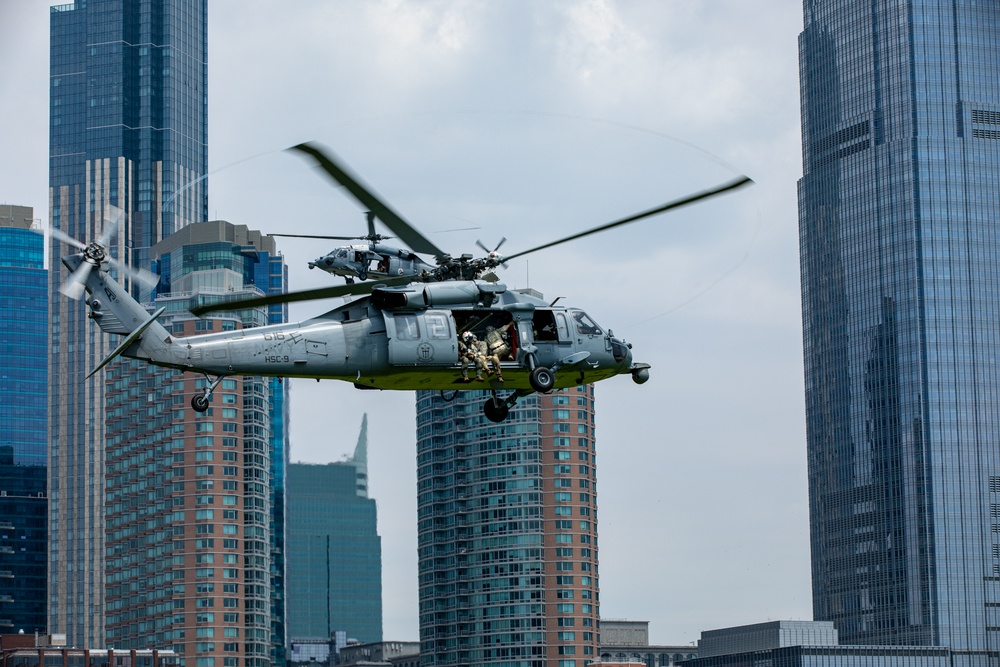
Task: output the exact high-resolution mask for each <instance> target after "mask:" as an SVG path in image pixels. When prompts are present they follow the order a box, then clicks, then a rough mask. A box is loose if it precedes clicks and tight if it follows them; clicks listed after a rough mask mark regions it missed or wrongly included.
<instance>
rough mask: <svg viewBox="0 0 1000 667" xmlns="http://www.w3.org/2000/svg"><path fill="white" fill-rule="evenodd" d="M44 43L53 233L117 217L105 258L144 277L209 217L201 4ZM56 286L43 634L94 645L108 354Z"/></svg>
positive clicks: (100, 589) (92, 233)
mask: <svg viewBox="0 0 1000 667" xmlns="http://www.w3.org/2000/svg"><path fill="white" fill-rule="evenodd" d="M50 43H51V56H50V64H49V67H50V83H49V94H50V98H49V113H50V118H49V199H50V207H49V212H50V224H51V225H52V227H53V228H55V229H59V230H61V231H62V232H65V233H66V234H69V235H71V236H74V237H76V238H78V239H82V240H92V239H95V238H97V237H98V236H99V234H100V231H101V228H102V227H103V226H104V225H105V224H106V223H105V218H106V217H110V216H107V215H106V214H107V213H108V212H109V211H110V210H111V209H110V206H115V207H117V208H119V209H121V210H123V211H124V215H123V217H122V219H121V220H120V221H119V222H118V225H119V229H118V235H117V238H116V239H115V240H114V242H113V243H112V245H111V253H112V254H113V255H115V256H117V257H118V258H119V259H122V260H124V261H126V262H128V263H130V264H132V265H134V266H142V267H144V268H148V266H149V249H150V247H151V246H152V245H153V244H155V243H156V242H157V241H159V240H161V239H162V238H164V237H166V236H168V235H169V234H171V233H172V232H174V231H175V230H177V229H180V228H182V227H184V226H185V225H187V224H189V223H191V222H199V221H203V220H206V219H207V217H208V196H207V184H206V183H205V181H204V179H203V177H204V175H205V173H206V165H207V130H208V123H207V109H208V98H207V84H208V65H207V44H208V37H207V2H206V0H88V1H87V2H78V3H75V4H66V5H58V6H54V7H52V8H51V16H50ZM62 254H65V253H64V248H62V247H60V245H59V244H53V247H52V249H51V254H50V261H49V263H50V266H53V267H59V266H60V263H59V260H58V258H59V256H60V255H62ZM64 278H65V275H64V272H61V271H59V270H53V271H52V272H51V277H50V285H51V288H50V293H51V294H52V295H53V298H52V304H51V306H52V315H51V336H52V341H51V345H52V346H51V357H50V377H51V383H50V393H49V413H50V414H49V418H50V430H49V433H50V435H49V438H50V440H49V480H48V483H49V490H50V499H51V506H50V515H49V530H50V533H51V546H50V551H49V588H48V590H49V630H50V631H51V632H59V633H66V635H67V640H68V642H69V644H70V645H76V646H102V645H103V644H104V621H103V619H104V569H103V568H104V552H105V549H104V489H103V484H102V483H101V480H102V478H103V470H104V403H105V399H104V380H103V377H102V376H101V375H100V374H98V375H97V376H95V377H93V378H91V379H89V380H88V379H86V376H87V374H88V373H89V372H90V371H91V370H92V369H93V368H94V367H95V366H96V364H98V363H99V362H100V360H101V359H103V358H104V356H106V354H107V353H108V352H110V349H111V348H110V347H109V337H108V336H107V335H104V334H102V333H101V332H100V331H99V330H98V329H97V328H96V327H94V326H92V324H91V322H89V321H88V319H87V317H86V312H85V308H84V306H83V305H82V304H81V303H79V302H76V301H71V300H69V299H66V298H64V297H62V296H61V295H59V294H57V293H56V289H57V287H58V285H59V283H60V282H61V281H62V280H63V279H64ZM132 289H133V290H134V291H135V292H136V293H138V290H139V287H138V286H133V288H132ZM146 289H148V288H146Z"/></svg>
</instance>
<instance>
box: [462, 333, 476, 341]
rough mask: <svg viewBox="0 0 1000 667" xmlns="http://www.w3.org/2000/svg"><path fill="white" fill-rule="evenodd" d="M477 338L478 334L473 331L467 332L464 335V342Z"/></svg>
mask: <svg viewBox="0 0 1000 667" xmlns="http://www.w3.org/2000/svg"><path fill="white" fill-rule="evenodd" d="M475 337H476V334H474V333H472V332H471V331H466V332H465V333H463V334H462V340H472V339H474V338H475Z"/></svg>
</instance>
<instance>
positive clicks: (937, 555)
mask: <svg viewBox="0 0 1000 667" xmlns="http://www.w3.org/2000/svg"><path fill="white" fill-rule="evenodd" d="M799 45H800V71H801V96H802V97H801V99H802V144H803V172H804V176H803V178H802V180H801V181H800V182H799V221H800V236H801V239H800V242H801V270H802V303H803V306H802V307H803V338H804V348H805V385H806V410H807V429H808V464H809V491H810V524H811V540H812V564H813V607H814V614H815V617H816V619H817V620H831V621H834V622H835V624H836V626H837V629H838V630H839V633H840V639H841V641H842V642H845V643H853V644H917V645H946V646H950V647H951V648H953V649H963V650H970V651H974V652H979V651H997V650H1000V369H998V363H1000V359H998V357H1000V264H998V258H1000V226H998V215H1000V58H998V57H997V53H998V51H1000V6H998V5H997V3H995V2H953V1H952V0H947V1H945V0H887V1H883V2H877V3H873V2H860V1H859V0H824V1H820V0H806V1H805V28H804V30H803V32H802V35H801V38H800V42H799ZM993 660H996V658H995V657H994V658H993ZM990 664H995V662H993V663H990Z"/></svg>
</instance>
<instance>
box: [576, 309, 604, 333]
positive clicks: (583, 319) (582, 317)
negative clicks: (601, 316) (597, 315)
mask: <svg viewBox="0 0 1000 667" xmlns="http://www.w3.org/2000/svg"><path fill="white" fill-rule="evenodd" d="M573 321H574V322H576V331H577V333H580V334H583V335H585V336H599V335H601V333H602V332H601V327H599V326H597V323H596V322H594V320H592V319H590V316H589V315H587V313H585V312H583V311H582V310H576V311H573Z"/></svg>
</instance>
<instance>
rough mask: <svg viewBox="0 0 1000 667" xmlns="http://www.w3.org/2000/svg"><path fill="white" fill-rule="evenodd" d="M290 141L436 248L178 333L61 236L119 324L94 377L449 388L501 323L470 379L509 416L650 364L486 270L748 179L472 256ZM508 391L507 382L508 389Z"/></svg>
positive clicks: (93, 300)
mask: <svg viewBox="0 0 1000 667" xmlns="http://www.w3.org/2000/svg"><path fill="white" fill-rule="evenodd" d="M295 148H296V149H297V150H300V151H303V152H306V153H308V154H310V155H313V156H314V157H315V158H316V160H317V163H318V164H319V166H320V167H321V168H322V169H323V170H324V171H325V172H326V173H328V174H329V175H330V176H331V177H333V178H334V180H336V181H337V182H338V183H339V184H341V185H343V186H344V187H345V188H346V189H347V190H348V191H349V192H350V193H351V194H352V196H354V198H355V199H356V200H357V201H358V202H360V203H361V204H362V205H364V206H366V207H367V208H368V210H370V211H372V212H373V213H374V214H375V216H377V217H378V218H379V219H380V220H382V221H383V222H384V223H385V224H386V225H387V226H388V227H389V228H390V230H391V231H393V232H394V233H395V234H396V235H397V236H398V237H399V238H401V239H402V240H403V241H404V242H405V243H408V244H410V245H411V246H414V247H417V248H421V247H429V248H431V250H430V252H431V253H433V254H434V255H435V257H436V258H437V261H438V263H437V266H436V267H434V268H433V269H432V270H426V271H423V272H421V273H420V274H419V275H417V276H412V275H406V276H400V277H396V278H391V279H386V280H382V281H380V282H370V283H355V284H348V285H339V286H333V287H325V288H320V289H313V290H305V291H300V292H289V293H285V294H280V295H270V296H264V297H256V298H250V299H238V300H233V301H224V302H220V303H216V304H213V305H209V306H201V307H199V308H195V309H193V310H192V312H193V313H194V314H196V315H200V314H204V313H207V312H218V311H236V310H241V309H245V308H251V307H258V306H263V305H267V304H271V303H287V302H293V301H305V300H312V299H328V298H335V297H345V296H347V297H356V298H355V299H353V300H351V301H349V302H347V303H345V304H343V305H341V306H339V307H337V308H334V309H333V310H329V311H327V312H325V313H323V314H321V315H318V316H316V317H313V318H311V319H308V320H304V321H301V322H290V323H286V324H276V325H270V326H265V327H258V328H252V329H242V330H237V331H227V332H221V333H210V334H202V335H195V336H187V337H175V336H174V335H173V334H171V333H170V332H168V331H167V330H166V328H164V327H163V325H162V324H160V323H159V322H158V321H157V318H158V317H159V316H160V315H161V314H162V313H163V311H164V309H163V308H159V309H157V310H156V311H155V312H153V313H150V312H148V311H147V310H146V309H145V308H144V307H143V306H142V305H141V304H139V302H138V301H136V300H135V299H134V298H132V296H131V295H130V294H129V293H128V291H127V290H125V289H124V288H123V287H122V286H121V285H120V284H119V283H118V282H117V281H115V280H114V279H113V278H112V277H111V276H110V275H109V274H108V272H107V271H108V269H109V268H113V269H118V268H120V265H118V264H113V263H112V262H113V260H112V259H111V258H110V257H109V255H108V252H107V247H106V245H105V244H106V239H104V238H102V239H100V240H99V241H93V242H91V243H89V244H86V245H84V244H82V243H80V242H78V241H75V240H72V239H64V240H67V241H69V242H71V243H72V244H73V245H75V246H76V247H77V248H79V249H80V250H81V251H82V252H79V253H76V254H73V255H69V256H66V257H63V259H62V262H63V264H64V265H65V266H66V267H67V268H68V269H69V270H70V272H71V278H70V282H71V283H73V284H75V285H82V287H83V288H84V289H85V290H86V292H87V294H88V296H87V300H86V303H87V306H88V307H89V308H90V317H91V318H92V319H93V320H94V321H96V322H97V324H98V325H99V326H100V327H101V329H102V330H104V331H106V332H108V333H114V334H119V335H122V336H124V338H123V339H122V340H121V342H120V343H119V345H118V346H117V347H116V348H115V349H114V350H113V351H112V353H111V354H110V355H109V356H108V357H107V358H106V359H105V360H104V361H103V362H101V364H100V365H99V366H98V367H97V368H95V369H94V371H92V373H91V375H93V374H94V373H96V372H97V371H99V370H100V369H101V368H103V367H104V366H105V365H106V364H108V363H109V362H110V361H111V360H113V359H115V358H116V357H118V356H119V355H123V356H126V357H131V358H135V359H141V360H144V361H147V362H148V363H151V364H154V365H157V366H165V367H169V368H176V369H180V370H184V371H192V372H197V373H202V374H204V375H205V377H206V380H207V386H206V388H205V390H204V392H203V393H202V394H198V395H196V396H194V397H193V399H192V401H191V406H192V408H194V409H195V410H196V411H199V412H204V411H205V410H207V409H208V407H209V403H210V402H211V400H212V393H213V391H214V390H215V388H216V387H217V386H218V385H219V383H220V382H221V381H222V379H223V378H225V377H228V376H241V375H249V376H257V375H263V376H279V377H298V378H315V379H317V380H320V379H335V380H343V381H346V382H351V383H353V384H354V386H355V387H357V388H359V389H390V390H417V389H425V390H426V389H429V390H439V391H441V393H442V397H444V398H446V399H450V398H454V395H455V393H456V392H457V391H458V390H460V389H463V388H473V387H470V386H469V385H468V384H466V380H465V378H463V374H462V372H461V371H462V368H461V359H460V349H461V346H460V342H459V338H460V336H462V335H464V334H465V333H466V332H472V333H474V334H476V335H477V336H478V337H479V338H481V339H487V338H488V335H489V334H493V333H495V332H497V331H503V332H505V333H506V334H507V338H506V339H503V343H504V345H503V346H502V348H501V350H502V354H503V357H502V358H499V359H498V362H499V368H496V369H495V370H496V374H495V375H492V376H491V377H490V378H489V380H488V384H483V385H476V386H474V388H476V389H480V388H485V389H487V390H488V391H490V392H491V396H490V398H488V399H487V400H486V401H485V403H484V405H483V411H484V413H485V416H486V417H487V418H488V419H489V420H491V421H494V422H501V421H503V420H504V419H506V418H507V415H508V413H509V410H510V408H511V407H512V406H513V405H514V404H515V403H516V402H517V400H518V398H520V397H523V396H527V395H529V394H531V393H533V392H541V393H546V392H549V391H552V390H553V389H562V388H567V387H573V386H576V385H581V384H589V383H592V382H597V381H600V380H603V379H606V378H610V377H613V376H615V375H622V374H629V375H631V376H632V379H633V381H635V382H636V383H638V384H642V383H644V382H646V381H647V380H648V379H649V364H645V363H639V362H634V361H633V359H632V351H631V346H630V345H629V344H628V343H626V342H625V341H624V340H623V339H620V338H617V337H615V335H614V334H613V333H612V332H611V330H604V329H602V328H601V327H600V326H598V325H597V323H596V322H595V321H594V320H593V319H591V317H590V316H589V315H588V314H587V313H586V312H585V311H584V310H582V309H580V308H575V307H571V306H562V305H556V304H555V302H553V303H546V302H545V301H543V300H542V299H539V298H537V297H535V296H533V295H532V294H530V293H528V292H521V291H514V290H508V289H507V287H506V286H505V285H504V284H503V283H501V282H499V279H498V278H497V276H496V275H495V274H493V273H492V272H491V269H493V268H496V267H498V266H502V265H503V264H504V262H505V261H507V260H510V259H513V258H515V257H520V256H522V255H526V254H528V253H532V252H536V251H538V250H542V249H544V248H549V247H552V246H555V245H558V244H561V243H565V242H567V241H570V240H573V239H577V238H580V237H583V236H587V235H589V234H593V233H596V232H599V231H604V230H607V229H611V228H613V227H616V226H619V225H624V224H627V223H629V222H634V221H636V220H640V219H642V218H646V217H650V216H653V215H657V214H659V213H664V212H666V211H669V210H672V209H676V208H679V207H681V206H685V205H688V204H691V203H694V202H697V201H700V200H704V199H707V198H709V197H713V196H716V195H719V194H722V193H725V192H729V191H732V190H735V189H737V188H739V187H741V186H743V185H746V184H747V183H750V182H751V181H750V179H749V178H747V177H745V176H742V177H739V178H737V179H735V180H733V181H731V182H729V183H726V184H723V185H721V186H719V187H716V188H713V189H711V190H706V191H704V192H700V193H697V194H694V195H691V196H688V197H684V198H682V199H678V200H675V201H672V202H669V203H667V204H664V205H663V206H660V207H657V208H655V209H650V210H648V211H644V212H642V213H638V214H636V215H633V216H629V217H627V218H623V219H621V220H617V221H615V222H612V223H608V224H606V225H602V226H600V227H595V228H593V229H590V230H587V231H585V232H581V233H579V234H575V235H573V236H570V237H566V238H563V239H559V240H557V241H553V242H551V243H547V244H545V245H542V246H538V247H535V248H532V249H530V250H525V251H522V252H519V253H516V254H514V255H509V256H507V257H501V256H500V255H499V254H497V253H496V252H495V251H493V252H489V253H488V254H487V255H486V256H485V257H482V258H478V259H474V258H472V256H471V255H462V256H460V257H458V258H451V257H450V256H449V255H447V254H446V253H444V252H441V251H440V250H438V249H437V248H436V247H435V246H434V245H433V244H432V243H431V242H430V241H428V240H427V239H425V238H424V237H423V236H422V235H421V234H420V233H419V232H418V231H416V229H415V228H413V227H412V226H411V225H409V223H407V222H406V221H404V220H403V219H402V217H401V216H399V215H398V214H396V213H395V212H393V211H392V210H391V209H390V208H389V207H388V206H387V205H385V204H384V203H383V202H382V201H381V200H380V199H379V198H377V197H376V196H375V195H374V194H373V193H372V191H371V190H370V188H367V187H365V186H364V185H362V183H361V181H360V179H358V178H357V177H355V176H353V175H352V174H350V173H349V172H348V171H347V170H346V168H345V167H343V166H342V165H341V164H339V163H338V162H337V161H336V160H335V159H334V158H333V157H332V154H331V153H329V152H327V151H324V150H323V149H320V148H319V147H317V146H315V145H313V144H300V145H299V146H296V147H295ZM414 241H416V243H414ZM421 244H426V246H422V245H421ZM74 291H76V290H71V291H70V295H72V293H73V292H74ZM493 338H494V339H495V338H496V336H493ZM490 351H491V352H493V350H492V349H491V350H490ZM484 382H485V379H484ZM502 392H509V393H507V395H506V396H502V395H501V393H502Z"/></svg>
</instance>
